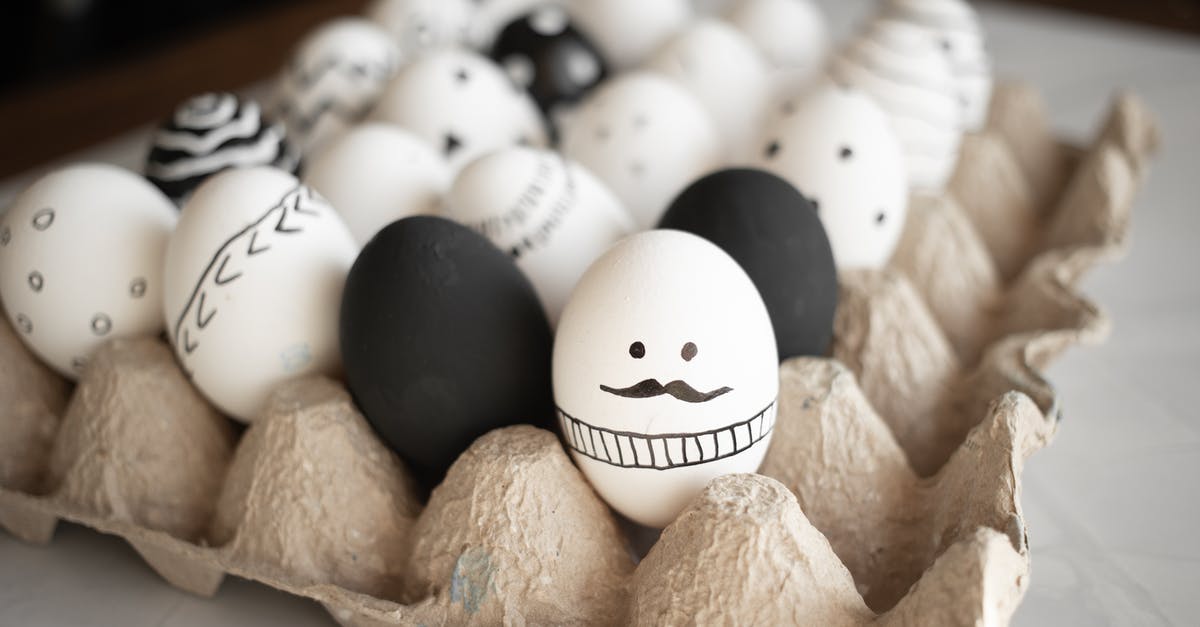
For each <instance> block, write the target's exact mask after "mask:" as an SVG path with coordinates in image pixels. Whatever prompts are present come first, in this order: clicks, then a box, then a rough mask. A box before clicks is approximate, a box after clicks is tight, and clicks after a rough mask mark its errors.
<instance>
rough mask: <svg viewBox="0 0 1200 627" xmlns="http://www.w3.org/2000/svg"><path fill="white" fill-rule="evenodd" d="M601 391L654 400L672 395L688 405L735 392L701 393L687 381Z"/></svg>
mask: <svg viewBox="0 0 1200 627" xmlns="http://www.w3.org/2000/svg"><path fill="white" fill-rule="evenodd" d="M600 389H601V390H602V391H605V392H608V393H609V394H615V395H617V396H623V397H625V398H653V397H655V396H662V395H663V394H670V395H671V396H674V397H675V398H677V399H679V400H681V401H684V402H687V403H707V402H708V401H711V400H712V399H714V398H716V397H718V396H720V395H722V394H724V393H726V392H732V391H733V388H731V387H719V388H717V389H715V390H713V391H711V392H701V391H699V390H697V389H696V388H694V387H692V386H690V385H688V384H687V382H686V381H680V380H675V381H671V382H670V383H667V384H666V385H663V384H661V383H659V382H658V379H646V380H644V381H639V382H637V383H634V384H633V385H631V386H629V387H627V388H612V387H609V386H607V385H601V386H600Z"/></svg>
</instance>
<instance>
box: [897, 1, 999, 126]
mask: <svg viewBox="0 0 1200 627" xmlns="http://www.w3.org/2000/svg"><path fill="white" fill-rule="evenodd" d="M884 12H885V13H886V14H887V15H889V16H891V17H895V18H897V19H900V20H904V21H906V22H909V23H910V24H914V25H916V26H920V27H923V28H925V29H926V31H927V32H928V33H929V36H930V38H932V39H933V40H934V41H936V42H937V44H938V45H939V46H941V48H942V50H943V51H945V53H946V55H947V57H948V58H949V60H950V69H951V70H952V71H953V72H954V81H955V83H956V84H957V87H958V97H959V104H960V106H961V107H962V110H963V124H964V126H965V128H966V130H968V131H977V130H979V129H980V128H982V127H983V124H984V122H986V121H987V112H988V106H989V105H990V104H991V99H992V68H991V61H990V60H989V59H988V54H987V50H986V49H985V48H984V38H983V29H982V28H980V25H979V16H978V14H976V13H975V9H973V8H972V7H971V5H970V4H969V3H967V2H965V1H964V0H888V2H886V3H885V4H884Z"/></svg>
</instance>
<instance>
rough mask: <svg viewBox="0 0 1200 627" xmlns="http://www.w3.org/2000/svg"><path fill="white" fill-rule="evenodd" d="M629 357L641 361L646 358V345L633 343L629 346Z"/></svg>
mask: <svg viewBox="0 0 1200 627" xmlns="http://www.w3.org/2000/svg"><path fill="white" fill-rule="evenodd" d="M629 356H630V357H632V358H634V359H641V358H643V357H645V356H646V345H645V344H642V343H641V342H634V343H633V344H630V345H629Z"/></svg>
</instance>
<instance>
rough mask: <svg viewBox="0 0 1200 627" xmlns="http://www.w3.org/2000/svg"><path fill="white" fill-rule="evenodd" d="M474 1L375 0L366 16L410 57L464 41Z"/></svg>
mask: <svg viewBox="0 0 1200 627" xmlns="http://www.w3.org/2000/svg"><path fill="white" fill-rule="evenodd" d="M473 4H474V3H473V0H375V1H374V2H372V3H371V4H370V5H369V6H368V7H367V9H366V11H365V15H366V16H367V19H369V20H371V21H373V22H375V23H377V24H379V25H380V26H382V27H383V29H384V30H386V31H387V32H388V33H390V34H391V36H392V39H393V41H395V42H396V43H397V44H398V45H399V46H400V51H401V53H402V54H403V56H404V58H405V59H411V58H413V57H414V56H416V55H417V54H419V53H421V52H424V51H426V50H433V49H436V48H442V47H446V46H456V45H459V44H461V43H462V42H464V41H465V40H466V38H467V33H468V31H469V29H470V24H471V19H472V14H473V13H474V6H473Z"/></svg>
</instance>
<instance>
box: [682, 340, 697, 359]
mask: <svg viewBox="0 0 1200 627" xmlns="http://www.w3.org/2000/svg"><path fill="white" fill-rule="evenodd" d="M699 352H700V349H699V348H696V345H695V344H694V343H692V342H688V343H687V344H684V345H683V349H682V350H680V351H679V356H680V357H683V360H684V361H691V360H692V358H693V357H695V356H696V353H699Z"/></svg>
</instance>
